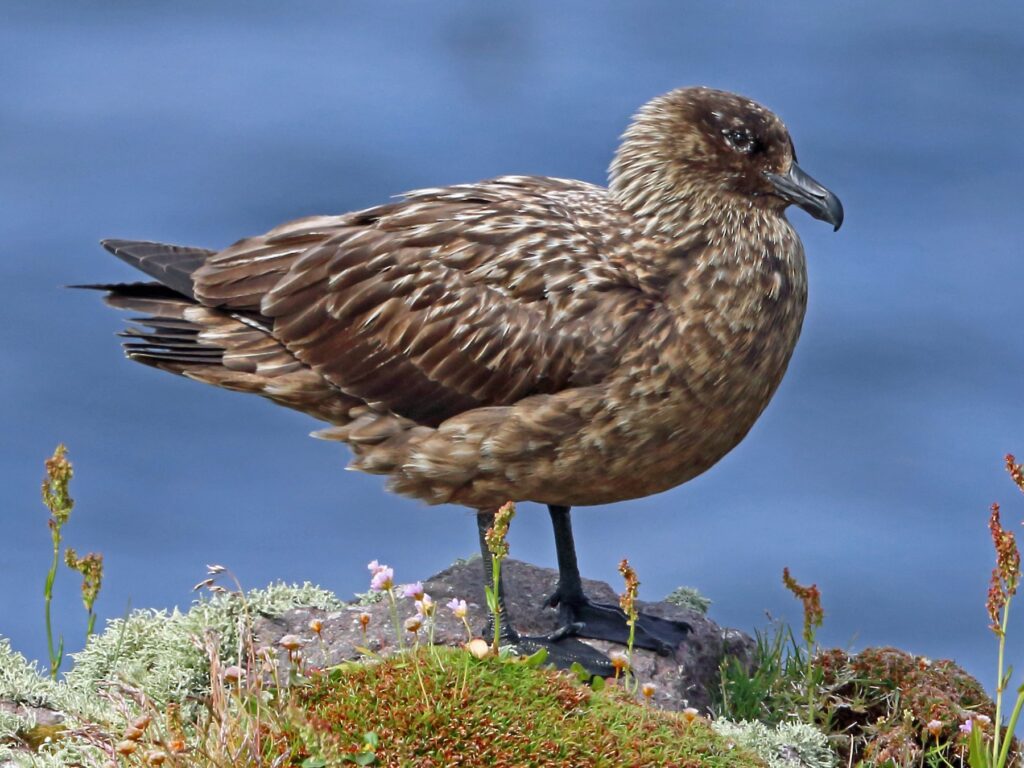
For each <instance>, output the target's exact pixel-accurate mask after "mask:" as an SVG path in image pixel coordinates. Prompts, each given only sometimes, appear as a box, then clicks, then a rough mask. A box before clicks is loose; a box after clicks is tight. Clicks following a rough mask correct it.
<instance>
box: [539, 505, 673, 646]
mask: <svg viewBox="0 0 1024 768" xmlns="http://www.w3.org/2000/svg"><path fill="white" fill-rule="evenodd" d="M548 512H550V513H551V524H552V526H553V527H554V530H555V552H556V554H557V556H558V586H557V587H556V588H555V592H554V594H552V595H551V596H550V597H549V598H548V599H547V605H549V606H551V607H555V606H557V607H558V612H559V617H560V618H561V625H560V627H559V628H558V629H557V630H555V631H554V632H553V633H552V634H551V635H550V637H551V638H552V639H555V640H557V639H559V638H562V637H568V636H572V635H576V636H578V637H591V638H594V639H595V640H608V641H610V642H613V643H620V644H621V645H626V643H627V642H628V641H629V626H628V625H627V623H626V614H625V613H624V612H623V611H622V609H621V608H619V606H617V605H605V604H603V603H595V602H593V601H591V600H590V599H589V598H588V597H587V596H586V595H585V594H583V580H582V579H581V578H580V569H579V565H577V563H576V544H575V542H574V541H573V537H572V520H571V518H570V516H569V507H559V506H554V505H548ZM690 629H691V627H690V625H689V624H687V623H686V622H685V621H672V620H671V619H663V618H660V617H658V616H651V615H649V614H645V613H641V614H640V616H639V617H638V618H637V622H636V628H635V632H634V637H633V645H634V646H636V647H637V648H648V649H650V650H653V651H657V652H658V653H662V654H671V653H674V652H675V649H676V648H677V647H678V646H679V644H680V643H681V642H682V641H683V640H684V639H685V638H686V636H687V634H688V633H689V632H690Z"/></svg>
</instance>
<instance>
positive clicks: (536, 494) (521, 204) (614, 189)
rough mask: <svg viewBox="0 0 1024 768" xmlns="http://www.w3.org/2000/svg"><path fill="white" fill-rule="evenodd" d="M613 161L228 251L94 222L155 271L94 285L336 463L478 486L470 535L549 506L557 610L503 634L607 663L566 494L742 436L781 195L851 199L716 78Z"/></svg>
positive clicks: (614, 612)
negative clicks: (589, 644) (310, 437)
mask: <svg viewBox="0 0 1024 768" xmlns="http://www.w3.org/2000/svg"><path fill="white" fill-rule="evenodd" d="M609 176H610V180H609V185H608V187H607V188H605V187H600V186H595V185H592V184H586V183H583V182H579V181H569V180H565V179H556V178H545V177H536V176H503V177H500V178H496V179H493V180H490V181H482V182H479V183H476V184H464V185H456V186H450V187H439V188H435V189H424V190H419V191H416V192H411V193H409V194H407V195H405V196H404V197H403V198H402V199H401V200H400V201H398V202H393V203H389V204H386V205H381V206H377V207H374V208H368V209H366V210H363V211H358V212H355V213H346V214H342V215H338V216H314V217H310V218H305V219H299V220H297V221H292V222H289V223H287V224H283V225H281V226H279V227H277V228H276V229H273V230H271V231H270V232H268V233H266V234H264V235H260V236H257V237H251V238H247V239H245V240H240V241H239V242H237V243H235V244H234V245H232V246H230V247H229V248H226V249H224V250H221V251H213V250H206V249H202V248H191V247H181V246H173V245H163V244H159V243H151V242H134V241H126V240H107V241H104V243H103V245H104V246H105V247H106V248H107V249H108V250H109V251H111V252H112V253H114V254H115V255H117V256H119V257H120V258H122V259H124V260H125V261H127V262H128V263H129V264H131V265H133V266H135V267H137V268H138V269H140V270H141V271H143V272H145V273H146V274H147V275H149V276H150V277H153V278H155V279H156V280H157V281H158V282H145V283H129V284H117V285H101V286H89V287H92V288H100V289H103V290H106V291H107V292H108V293H107V297H106V300H107V302H108V303H109V304H111V305H113V306H115V307H118V308H121V309H128V310H131V311H133V312H136V313H142V314H143V315H145V316H144V317H141V318H139V319H137V320H136V321H135V322H136V323H137V324H138V325H137V327H133V328H130V329H129V330H128V331H126V332H125V333H124V334H123V335H124V336H127V337H128V339H129V341H128V342H126V343H125V349H126V353H127V355H128V357H130V358H131V359H132V360H137V361H138V362H141V363H145V364H147V365H151V366H153V367H155V368H160V369H162V370H165V371H170V372H172V373H177V374H181V375H183V376H186V377H188V378H190V379H195V380H197V381H201V382H205V383H207V384H213V385H215V386H218V387H224V388H226V389H232V390H237V391H240V392H251V393H254V394H258V395H262V396H263V397H266V398H269V399H270V400H273V401H274V402H276V403H279V404H281V405H285V406H288V407H289V408H294V409H296V410H299V411H302V412H304V413H307V414H310V415H311V416H313V417H315V418H317V419H320V420H323V421H325V422H328V423H329V424H330V425H331V426H329V427H327V428H326V429H324V430H322V431H321V432H319V433H316V434H318V436H320V437H325V438H328V439H333V440H341V441H343V442H345V443H347V444H348V445H349V446H350V447H351V449H352V453H353V456H354V459H353V461H352V465H351V466H352V467H353V468H355V469H360V470H363V471H365V472H372V473H376V474H383V475H387V476H388V478H389V486H390V488H391V489H392V490H394V491H396V492H398V493H401V494H404V495H406V496H412V497H414V498H417V499H420V500H422V501H425V502H427V503H430V504H439V503H448V502H450V503H455V504H462V505H465V506H468V507H471V508H473V509H475V510H477V511H478V525H479V529H480V532H481V534H482V533H483V531H485V530H486V529H487V528H488V527H489V526H490V524H491V521H492V519H493V513H494V510H495V509H496V508H497V507H498V506H499V505H501V504H503V503H504V502H505V501H507V500H516V501H535V502H540V503H542V504H546V505H548V508H549V510H550V514H551V518H552V522H553V525H554V531H555V541H556V548H557V554H558V564H559V581H558V587H557V589H556V591H555V593H554V594H553V595H552V596H551V598H550V599H549V604H550V605H551V606H557V607H558V609H559V611H560V619H561V627H562V628H561V629H560V630H558V631H557V632H556V633H555V634H554V635H552V636H550V637H547V638H524V637H520V636H518V635H517V634H516V633H515V631H514V629H512V627H511V625H510V624H511V622H509V621H504V622H503V623H502V626H503V627H504V628H505V634H506V640H507V641H508V642H509V643H513V644H515V643H518V644H519V645H520V647H521V648H526V649H532V648H535V647H538V646H545V647H548V648H549V649H550V650H551V651H552V652H553V653H554V654H555V656H554V658H555V660H556V661H559V662H561V663H568V661H569V660H571V659H574V658H582V659H583V660H584V661H589V662H590V663H591V666H592V667H593V666H600V661H599V660H598V661H595V659H594V657H593V656H587V651H586V650H585V646H584V647H580V646H581V644H579V643H578V642H576V641H574V640H572V639H571V638H568V636H569V635H579V636H584V637H597V638H603V639H609V640H614V641H618V642H624V641H625V638H626V625H625V620H624V617H623V615H622V613H621V611H619V609H618V608H617V607H614V606H604V605H599V604H595V603H592V602H590V601H589V600H588V599H587V598H586V596H585V595H584V594H583V589H582V584H581V581H580V574H579V570H578V568H577V565H576V556H575V550H574V544H573V539H572V530H571V527H570V518H569V509H570V507H572V506H577V505H587V504H606V503H609V502H614V501H623V500H625V499H633V498H637V497H640V496H646V495H649V494H653V493H658V492H660V491H664V490H666V489H668V488H672V487H674V486H677V485H679V484H681V483H684V482H686V481H687V480H689V479H691V478H693V477H695V476H697V475H699V474H700V473H702V472H704V471H705V470H707V469H708V468H709V467H711V466H712V465H713V464H715V462H717V461H718V460H719V459H721V458H722V457H723V456H724V455H725V454H726V453H728V452H729V451H730V450H731V449H732V448H733V447H734V446H736V444H737V443H739V441H740V440H742V439H743V437H744V435H746V434H747V431H748V430H749V429H750V428H751V426H753V424H754V421H755V420H756V419H757V417H758V416H759V415H760V413H761V412H762V411H763V410H764V408H765V406H767V405H768V401H769V400H770V399H771V397H772V394H773V393H774V392H775V390H776V388H777V387H778V385H779V382H780V381H781V379H782V375H783V373H784V372H785V370H786V366H787V364H788V363H789V359H790V355H791V354H792V352H793V348H794V346H795V344H796V341H797V337H798V336H799V335H800V327H801V324H802V322H803V318H804V309H805V306H806V301H807V274H806V267H805V262H804V250H803V246H802V245H801V243H800V239H799V238H798V237H797V234H796V232H795V231H794V230H793V228H792V226H791V225H790V223H789V221H788V220H787V219H786V215H785V210H786V208H787V206H789V205H790V204H795V205H797V206H799V207H800V208H803V209H804V210H805V211H807V212H808V213H810V214H811V215H812V216H814V217H815V218H818V219H822V220H824V221H827V222H829V223H831V224H832V225H833V226H834V227H835V228H836V229H838V228H839V226H840V224H841V223H842V220H843V209H842V206H841V205H840V202H839V200H838V198H836V196H835V195H833V194H832V193H831V192H829V191H828V190H827V189H825V188H824V187H823V186H821V185H820V184H818V182H816V181H814V179H812V178H811V177H810V176H808V175H807V174H805V173H804V172H803V171H802V170H801V169H800V168H799V166H797V164H796V153H795V151H794V149H793V143H792V141H791V139H790V137H789V133H788V132H787V130H786V128H785V126H784V125H783V123H782V122H781V120H779V118H778V117H776V116H775V115H774V114H773V113H772V112H770V111H769V110H767V109H765V108H764V107H762V106H760V105H758V104H756V103H754V102H752V101H750V100H748V99H746V98H743V97H740V96H737V95H734V94H731V93H725V92H722V91H716V90H711V89H708V88H683V89H679V90H675V91H672V92H670V93H668V94H666V95H664V96H660V97H658V98H656V99H654V100H652V101H650V102H649V103H648V104H646V105H645V106H644V107H643V108H642V109H641V110H640V111H639V113H638V114H637V115H636V116H635V118H634V119H633V121H632V123H631V124H630V126H629V128H628V129H627V130H626V132H625V134H624V136H623V139H622V143H621V146H620V147H619V149H618V152H617V153H616V156H615V159H614V161H613V162H612V164H611V169H610V174H609ZM481 549H482V553H483V556H484V568H485V574H489V572H490V565H489V562H490V557H489V553H488V551H487V548H486V547H485V546H482V547H481ZM513 618H514V617H513ZM686 629H687V627H686V626H685V625H682V624H678V623H674V622H668V621H665V620H662V619H657V618H655V617H650V616H643V617H641V620H640V623H639V626H638V628H637V641H636V642H637V644H638V645H640V646H644V647H648V648H655V649H657V650H660V651H663V652H668V651H671V650H672V649H674V648H675V647H676V645H677V644H678V643H679V641H680V640H681V639H682V637H683V636H684V635H685V632H686ZM574 643H575V644H574Z"/></svg>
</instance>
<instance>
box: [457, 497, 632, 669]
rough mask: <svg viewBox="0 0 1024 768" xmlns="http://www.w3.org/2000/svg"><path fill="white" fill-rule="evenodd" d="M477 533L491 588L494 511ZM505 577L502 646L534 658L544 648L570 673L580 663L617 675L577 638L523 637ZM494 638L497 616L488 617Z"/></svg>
mask: <svg viewBox="0 0 1024 768" xmlns="http://www.w3.org/2000/svg"><path fill="white" fill-rule="evenodd" d="M476 520H477V523H476V524H477V531H478V533H479V535H480V560H481V563H482V565H483V574H482V575H483V577H484V584H485V585H486V586H488V587H490V586H492V585H493V582H494V574H493V571H492V568H493V558H492V557H491V551H490V550H489V549H488V548H487V541H486V539H485V538H484V534H486V533H487V529H488V528H490V527H491V526H492V525H493V524H494V512H493V511H481V512H478V513H477V519H476ZM504 581H505V579H504V576H502V577H501V580H500V582H499V585H498V610H499V611H500V613H501V644H502V645H511V646H514V647H515V650H516V651H517V652H518V653H520V654H523V655H530V654H533V653H535V652H536V651H538V650H540V649H541V648H544V649H546V650H547V652H548V663H550V664H554V665H555V666H556V667H558V668H559V669H568V668H569V667H571V666H572V665H573V664H574V663H579V664H581V665H582V666H583V668H584V669H586V670H587V671H588V672H590V673H591V674H594V675H600V676H601V677H608V676H610V675H612V674H613V673H614V667H613V666H612V663H611V661H609V659H608V658H607V657H606V656H605V655H604V654H602V653H601V652H600V651H598V650H596V649H595V648H591V647H590V646H589V645H587V644H586V643H581V642H580V641H579V640H577V639H576V638H572V637H564V638H561V637H560V638H552V637H529V636H526V635H520V634H519V633H518V632H516V630H515V627H513V626H512V618H511V616H509V612H508V608H507V607H506V602H505V595H506V589H505V584H504ZM493 636H494V616H492V615H488V617H487V626H486V628H485V629H484V632H483V637H484V638H485V639H487V640H490V639H491V638H492V637H493Z"/></svg>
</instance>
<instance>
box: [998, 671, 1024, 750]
mask: <svg viewBox="0 0 1024 768" xmlns="http://www.w3.org/2000/svg"><path fill="white" fill-rule="evenodd" d="M1022 708H1024V683H1022V684H1021V686H1020V688H1019V689H1018V691H1017V703H1016V704H1014V705H1013V712H1012V713H1011V714H1010V722H1009V723H1008V724H1007V726H1006V741H1004V742H1003V748H1002V750H1001V751H1000V752H999V761H998V762H997V763H996V765H997V766H1004V765H1006V758H1007V756H1008V755H1009V752H1010V743H1011V742H1012V741H1013V732H1014V731H1015V730H1016V729H1017V718H1019V717H1020V711H1021V709H1022ZM996 730H999V726H998V725H996Z"/></svg>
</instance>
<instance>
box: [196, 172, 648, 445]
mask: <svg viewBox="0 0 1024 768" xmlns="http://www.w3.org/2000/svg"><path fill="white" fill-rule="evenodd" d="M570 211H574V212H579V211H591V212H592V216H588V217H587V218H588V219H589V221H580V220H577V219H576V218H573V216H574V215H578V213H577V214H570V213H569V212H570ZM593 220H599V221H604V222H608V221H616V220H621V221H623V225H622V226H623V227H626V226H628V224H627V223H626V222H625V219H624V216H623V215H622V214H621V212H620V211H619V210H618V208H617V207H616V205H615V204H614V203H613V202H612V201H611V200H610V199H609V197H608V195H607V193H606V191H605V190H603V189H601V188H599V187H593V186H590V185H586V184H582V183H579V182H566V181H562V180H559V179H544V178H535V177H505V178H502V179H496V180H494V181H491V182H483V183H481V184H477V185H464V186H457V187H448V188H442V189H432V190H422V191H420V192H415V193H411V194H410V195H408V196H406V198H405V199H404V200H402V201H400V202H396V203H390V204H388V205H384V206H379V207H377V208H371V209H368V210H366V211H361V212H358V213H354V214H349V215H346V216H338V217H326V216H325V217H314V218H311V219H305V220H300V221H298V222H292V223H290V224H287V225H284V226H282V227H279V228H277V229H276V230H273V231H272V232H270V233H268V234H267V235H264V236H263V237H257V238H250V239H248V240H243V241H240V242H239V243H236V244H235V245H233V246H231V247H230V248H228V249H226V250H225V251H222V252H220V253H218V254H216V255H214V256H212V257H211V258H209V259H208V260H207V261H206V262H205V264H204V265H203V266H202V267H200V268H199V269H198V270H197V271H196V272H195V273H194V275H193V277H194V279H195V290H196V297H197V299H198V300H199V301H200V302H202V303H203V304H205V305H207V306H218V307H223V308H228V309H234V310H239V311H246V312H253V313H258V314H259V315H260V316H262V317H265V318H267V319H268V320H270V321H272V324H273V325H272V328H273V330H272V333H273V336H274V338H275V339H276V340H277V341H279V342H280V343H281V344H282V345H284V347H285V348H287V349H288V350H289V351H290V352H291V353H292V354H293V355H294V356H295V357H296V358H297V359H298V360H299V361H301V362H302V363H304V364H305V365H307V366H309V367H311V368H312V369H313V370H315V371H316V372H317V373H318V374H319V375H321V376H323V377H324V378H325V379H327V380H328V381H330V382H331V383H332V384H333V385H334V386H336V387H338V388H339V389H340V390H341V391H342V392H344V393H346V394H347V395H349V396H352V397H356V398H359V399H362V400H364V401H366V402H372V403H374V404H375V407H378V406H380V407H385V408H387V409H389V410H391V411H392V412H393V413H396V414H398V415H400V416H404V417H406V418H409V419H413V420H415V421H418V422H419V423H422V424H427V425H436V424H439V423H440V422H441V421H443V420H445V419H447V418H449V417H451V416H453V415H455V414H458V413H460V412H462V411H465V410H468V409H470V408H477V407H483V406H492V405H506V404H509V403H512V402H515V401H516V400H519V399H521V398H523V397H527V396H530V395H535V394H543V393H552V392H557V391H560V390H562V389H566V388H568V387H574V386H585V385H588V384H593V383H596V382H597V381H600V380H601V378H602V377H603V376H605V375H606V374H607V373H608V372H609V371H610V370H611V369H612V368H613V367H614V365H615V363H616V361H617V360H618V358H619V356H620V355H621V354H622V352H623V350H624V349H625V348H626V347H627V346H628V345H629V343H630V342H631V340H632V339H633V338H634V336H635V333H636V332H637V329H638V327H639V322H640V321H642V319H643V317H644V315H645V314H646V313H649V312H650V311H651V310H652V309H653V308H654V307H656V306H657V305H658V303H659V302H660V294H659V292H658V290H657V287H656V286H648V285H646V284H645V283H644V281H643V280H642V279H641V278H640V277H639V276H638V275H637V273H636V270H635V268H633V267H631V266H627V263H629V262H630V260H628V259H622V260H617V254H618V252H617V250H616V249H617V248H621V247H622V243H623V242H624V241H625V238H624V236H623V232H622V231H621V230H620V231H616V230H615V227H614V226H613V227H608V226H605V227H602V228H595V227H594V226H593V225H592V223H591V222H592V221H593ZM632 263H634V264H635V261H633V262H632Z"/></svg>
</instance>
